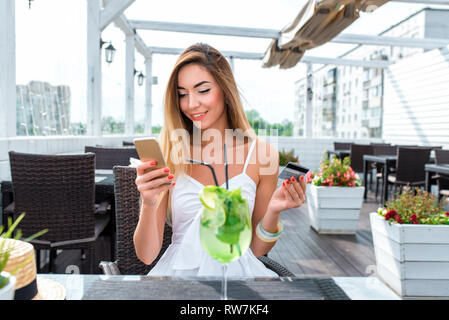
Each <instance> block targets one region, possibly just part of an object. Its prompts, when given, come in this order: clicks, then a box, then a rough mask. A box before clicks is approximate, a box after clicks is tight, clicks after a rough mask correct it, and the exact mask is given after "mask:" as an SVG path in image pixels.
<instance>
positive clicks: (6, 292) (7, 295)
mask: <svg viewBox="0 0 449 320" xmlns="http://www.w3.org/2000/svg"><path fill="white" fill-rule="evenodd" d="M1 275H2V276H3V277H8V278H9V281H8V284H7V285H5V286H4V287H3V288H1V289H0V300H13V299H14V293H15V289H14V288H15V286H16V277H14V276H10V274H9V273H8V272H6V271H2V273H1Z"/></svg>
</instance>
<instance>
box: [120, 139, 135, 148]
mask: <svg viewBox="0 0 449 320" xmlns="http://www.w3.org/2000/svg"><path fill="white" fill-rule="evenodd" d="M122 146H124V147H134V142H132V141H126V140H123V141H122Z"/></svg>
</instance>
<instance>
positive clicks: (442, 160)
mask: <svg viewBox="0 0 449 320" xmlns="http://www.w3.org/2000/svg"><path fill="white" fill-rule="evenodd" d="M435 164H449V150H439V149H437V150H435ZM437 182H438V195H439V196H438V198H439V199H440V200H441V198H443V197H449V177H448V176H441V175H438V177H437Z"/></svg>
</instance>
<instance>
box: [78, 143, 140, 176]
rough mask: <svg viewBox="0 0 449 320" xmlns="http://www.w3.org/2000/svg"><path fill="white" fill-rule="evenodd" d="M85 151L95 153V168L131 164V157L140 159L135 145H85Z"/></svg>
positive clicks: (110, 167) (109, 167)
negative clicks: (114, 146) (115, 146)
mask: <svg viewBox="0 0 449 320" xmlns="http://www.w3.org/2000/svg"><path fill="white" fill-rule="evenodd" d="M84 152H92V153H94V154H95V169H110V170H112V168H113V167H114V166H127V165H129V158H131V157H132V158H136V159H139V155H138V154H137V151H136V148H135V147H117V148H113V147H100V146H95V147H92V146H85V147H84Z"/></svg>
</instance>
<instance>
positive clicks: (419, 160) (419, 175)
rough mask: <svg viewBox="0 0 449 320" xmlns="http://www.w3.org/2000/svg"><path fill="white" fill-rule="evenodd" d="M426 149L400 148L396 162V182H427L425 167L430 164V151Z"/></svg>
mask: <svg viewBox="0 0 449 320" xmlns="http://www.w3.org/2000/svg"><path fill="white" fill-rule="evenodd" d="M431 150H432V149H430V148H428V149H424V148H402V147H401V148H399V149H398V160H397V162H396V181H398V182H410V183H413V182H422V181H425V171H424V165H425V164H426V163H428V162H429V159H430V151H431Z"/></svg>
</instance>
